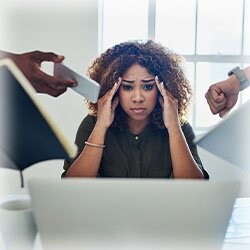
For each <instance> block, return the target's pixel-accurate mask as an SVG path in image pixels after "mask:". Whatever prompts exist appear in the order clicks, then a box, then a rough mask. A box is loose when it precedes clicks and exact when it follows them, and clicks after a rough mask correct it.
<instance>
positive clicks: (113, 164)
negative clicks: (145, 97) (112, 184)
mask: <svg viewBox="0 0 250 250" xmlns="http://www.w3.org/2000/svg"><path fill="white" fill-rule="evenodd" d="M95 123H96V117H93V116H90V115H88V116H86V117H85V118H84V120H83V121H82V123H81V125H80V127H79V128H78V131H77V135H76V140H75V143H76V145H77V146H78V155H79V154H80V153H81V152H82V150H83V148H84V146H85V144H84V142H85V141H87V140H88V138H89V136H90V134H91V132H92V130H93V128H94V126H95ZM182 131H183V133H184V136H185V138H186V140H187V143H188V146H189V148H190V151H191V153H192V155H193V157H194V160H195V161H196V163H197V164H198V166H199V167H200V169H201V170H202V172H203V174H204V176H205V178H206V179H208V178H209V176H208V174H207V172H206V171H205V170H204V169H203V167H202V163H201V160H200V158H199V156H198V153H197V148H196V145H195V144H194V143H193V139H194V132H193V130H192V127H191V126H190V125H189V124H188V123H186V124H184V125H183V126H182ZM105 145H106V147H105V148H104V150H103V155H102V160H101V164H100V168H99V172H98V175H99V176H100V177H136V178H140V177H141V178H143V177H144V178H171V177H172V161H171V155H170V148H169V137H168V131H167V129H156V128H155V127H154V126H153V125H152V124H149V125H148V126H147V127H146V128H145V129H144V131H143V132H142V133H140V134H139V135H133V134H131V133H130V132H129V131H128V130H124V131H121V130H120V129H118V128H112V127H110V128H109V129H108V131H107V134H106V137H105ZM77 157H78V156H77ZM74 160H75V159H73V160H72V161H71V162H68V161H65V162H64V167H63V168H64V170H65V172H64V173H63V174H62V176H65V173H66V171H67V169H68V168H69V167H70V164H71V163H72V162H73V161H74Z"/></svg>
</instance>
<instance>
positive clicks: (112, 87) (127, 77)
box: [63, 41, 208, 179]
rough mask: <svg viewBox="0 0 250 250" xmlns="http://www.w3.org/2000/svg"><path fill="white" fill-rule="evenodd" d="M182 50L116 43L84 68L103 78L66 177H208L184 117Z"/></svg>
mask: <svg viewBox="0 0 250 250" xmlns="http://www.w3.org/2000/svg"><path fill="white" fill-rule="evenodd" d="M181 59H182V58H181V57H180V56H178V55H176V54H174V53H173V52H171V51H170V50H168V49H166V48H164V47H163V46H161V45H160V44H157V43H155V42H153V41H146V42H139V41H132V42H125V43H121V44H118V45H116V46H114V47H112V48H110V49H108V50H107V51H106V52H104V53H103V54H102V55H101V56H100V57H98V58H97V59H96V60H95V61H94V62H93V64H92V65H91V66H90V68H89V70H88V73H89V75H90V77H91V78H92V79H94V80H95V81H97V82H99V83H100V85H101V91H100V96H99V99H98V102H97V104H93V103H88V107H89V110H90V111H91V113H90V114H89V115H88V116H87V117H85V118H84V120H83V121H82V123H81V125H80V127H79V129H78V132H77V136H76V144H77V146H78V147H79V154H78V156H77V158H76V159H74V160H73V161H72V162H65V164H64V169H65V172H64V173H63V176H66V177H97V176H99V177H138V178H139V177H148V178H199V179H201V178H208V174H207V173H206V171H205V170H204V169H203V167H202V163H201V161H200V158H199V156H198V153H197V149H196V146H195V145H194V144H193V139H194V133H193V130H192V128H191V126H190V125H189V124H188V122H187V121H186V120H185V114H186V111H187V107H188V104H189V101H190V95H191V89H190V86H189V82H188V80H187V79H186V77H185V75H184V72H183V70H182V68H181V63H182V60H181Z"/></svg>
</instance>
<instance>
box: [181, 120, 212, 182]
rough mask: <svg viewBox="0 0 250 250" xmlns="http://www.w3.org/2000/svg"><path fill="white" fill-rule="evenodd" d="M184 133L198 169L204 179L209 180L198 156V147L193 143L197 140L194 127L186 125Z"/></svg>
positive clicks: (183, 128) (183, 127)
mask: <svg viewBox="0 0 250 250" xmlns="http://www.w3.org/2000/svg"><path fill="white" fill-rule="evenodd" d="M182 131H183V133H184V136H185V138H186V141H187V144H188V146H189V149H190V151H191V154H192V156H193V158H194V160H195V162H196V163H197V165H198V167H199V168H200V169H201V171H202V172H203V175H204V178H205V179H209V175H208V173H207V171H206V170H205V169H204V168H203V165H202V162H201V159H200V157H199V155H198V151H197V147H196V145H195V144H194V142H193V141H194V138H195V134H194V131H193V129H192V127H191V126H190V124H189V123H185V124H184V125H183V126H182Z"/></svg>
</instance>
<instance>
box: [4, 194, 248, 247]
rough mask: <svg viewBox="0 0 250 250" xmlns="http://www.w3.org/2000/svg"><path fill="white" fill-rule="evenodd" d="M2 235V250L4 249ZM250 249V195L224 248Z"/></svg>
mask: <svg viewBox="0 0 250 250" xmlns="http://www.w3.org/2000/svg"><path fill="white" fill-rule="evenodd" d="M27 197H28V195H7V196H0V204H1V203H3V202H5V201H9V200H13V199H16V198H27ZM39 241H40V239H39V237H38V238H37V242H36V243H35V250H42V248H41V246H40V242H39ZM4 249H5V248H4V245H3V242H2V238H1V235H0V250H4ZM249 249H250V197H249V198H238V199H237V200H236V202H235V205H234V210H233V213H232V217H231V219H230V222H229V226H228V229H227V233H226V237H225V242H224V246H223V249H222V250H249Z"/></svg>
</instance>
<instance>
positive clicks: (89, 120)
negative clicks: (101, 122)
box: [79, 114, 96, 129]
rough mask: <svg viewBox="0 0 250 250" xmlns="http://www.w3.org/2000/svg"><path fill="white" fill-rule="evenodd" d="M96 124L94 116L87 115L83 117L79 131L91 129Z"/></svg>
mask: <svg viewBox="0 0 250 250" xmlns="http://www.w3.org/2000/svg"><path fill="white" fill-rule="evenodd" d="M95 123H96V116H93V115H90V114H88V115H87V116H85V117H84V118H83V120H82V122H81V124H80V127H79V129H88V128H93V127H94V126H95Z"/></svg>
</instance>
